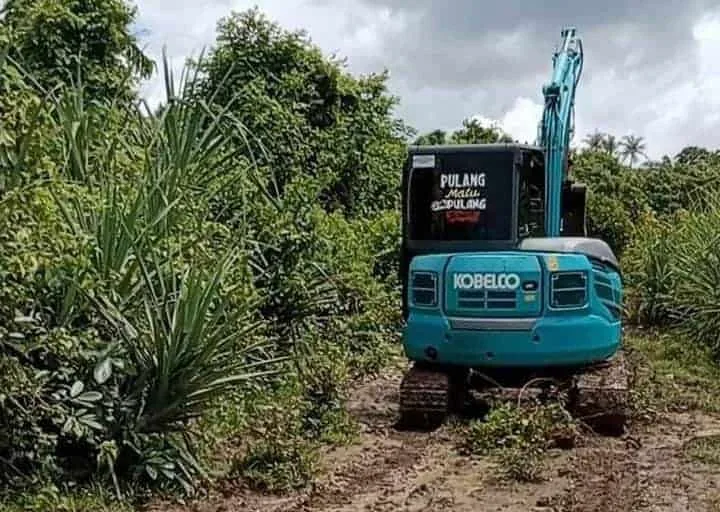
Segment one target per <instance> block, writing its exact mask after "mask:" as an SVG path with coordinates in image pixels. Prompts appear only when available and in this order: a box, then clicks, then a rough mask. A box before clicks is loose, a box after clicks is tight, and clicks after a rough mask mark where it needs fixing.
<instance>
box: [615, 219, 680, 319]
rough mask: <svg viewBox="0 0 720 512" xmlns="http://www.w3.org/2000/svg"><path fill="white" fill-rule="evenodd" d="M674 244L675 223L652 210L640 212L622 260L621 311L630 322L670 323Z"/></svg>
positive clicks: (675, 247) (675, 236)
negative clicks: (623, 305) (623, 306)
mask: <svg viewBox="0 0 720 512" xmlns="http://www.w3.org/2000/svg"><path fill="white" fill-rule="evenodd" d="M679 218H680V217H679ZM679 218H678V220H679ZM677 244H678V236H677V232H676V224H674V223H673V222H672V221H671V220H664V219H661V218H659V217H658V216H657V215H656V214H654V213H652V212H647V213H646V214H645V215H643V216H642V217H641V218H640V220H639V222H638V223H637V225H636V226H635V227H634V229H633V241H632V243H631V244H630V246H629V247H628V248H627V250H626V251H625V253H624V254H623V259H622V267H623V277H624V281H625V286H626V289H627V291H626V294H625V296H626V300H625V309H626V311H625V313H626V316H627V318H628V320H629V321H630V322H632V323H635V324H642V325H666V324H668V323H671V322H672V318H671V313H672V311H671V310H672V299H671V294H672V291H673V279H672V270H673V266H674V265H673V259H674V258H675V257H676V255H677V252H678V249H679V248H678V245H677Z"/></svg>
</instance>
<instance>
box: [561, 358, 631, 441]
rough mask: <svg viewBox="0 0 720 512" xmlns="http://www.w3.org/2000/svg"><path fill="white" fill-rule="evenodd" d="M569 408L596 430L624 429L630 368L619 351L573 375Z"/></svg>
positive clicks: (608, 431)
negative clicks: (606, 359)
mask: <svg viewBox="0 0 720 512" xmlns="http://www.w3.org/2000/svg"><path fill="white" fill-rule="evenodd" d="M571 408H572V414H573V416H575V417H576V418H577V419H579V420H581V421H583V422H584V423H585V424H587V425H589V426H590V427H591V428H593V429H594V430H596V431H598V432H602V433H607V434H612V435H620V434H622V433H624V431H625V426H626V424H627V420H628V416H629V370H628V365H627V361H626V359H625V355H624V354H623V352H622V351H620V352H618V353H617V354H616V355H615V356H614V357H613V358H612V359H610V360H608V361H607V362H605V363H603V364H601V365H598V366H595V367H592V368H589V369H587V370H585V371H584V372H582V373H579V374H577V375H576V376H575V377H574V379H573V388H572V398H571Z"/></svg>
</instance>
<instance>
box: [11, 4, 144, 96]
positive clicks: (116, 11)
mask: <svg viewBox="0 0 720 512" xmlns="http://www.w3.org/2000/svg"><path fill="white" fill-rule="evenodd" d="M135 16H136V10H135V9H134V8H131V7H130V6H128V5H127V4H126V3H125V2H124V1H123V0H9V2H8V3H7V5H6V6H5V12H4V20H3V23H2V26H1V27H0V32H4V33H5V38H6V39H7V40H8V42H9V46H8V47H9V52H8V54H9V55H8V56H9V57H10V58H11V59H12V60H14V61H16V62H18V63H19V64H20V65H21V67H22V68H23V69H24V71H26V72H29V73H32V75H33V77H34V79H35V80H37V81H38V82H39V83H40V85H41V86H43V87H44V88H46V89H50V88H52V87H54V86H56V85H58V84H62V83H69V82H70V81H72V80H74V79H76V77H77V73H78V72H80V74H81V78H82V82H83V84H84V86H85V87H86V92H87V94H88V96H89V97H90V98H99V97H105V98H108V97H116V96H124V97H125V98H130V97H133V96H134V90H133V86H134V85H136V82H137V80H138V79H140V78H146V77H148V76H150V74H151V73H152V70H153V62H152V61H151V60H150V59H149V58H148V57H146V56H145V55H144V54H143V52H142V50H141V49H140V47H139V46H138V43H137V40H136V38H135V37H134V36H133V35H132V34H131V33H130V30H129V27H130V25H131V24H132V23H133V22H134V20H135ZM1 39H2V37H0V40H1Z"/></svg>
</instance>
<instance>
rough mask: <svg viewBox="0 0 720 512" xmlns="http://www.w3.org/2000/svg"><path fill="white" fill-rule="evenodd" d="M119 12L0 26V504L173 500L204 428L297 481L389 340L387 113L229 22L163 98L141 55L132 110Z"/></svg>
mask: <svg viewBox="0 0 720 512" xmlns="http://www.w3.org/2000/svg"><path fill="white" fill-rule="evenodd" d="M133 16H134V12H133V11H132V10H130V9H129V8H128V7H127V6H126V5H125V4H124V2H122V1H121V0H93V1H82V2H80V1H78V2H54V1H46V0H42V1H40V0H38V1H30V0H28V1H18V2H14V3H11V4H10V5H9V7H8V10H7V12H6V13H5V23H4V25H3V29H2V34H1V35H2V40H0V42H2V43H3V48H4V49H3V52H2V54H1V55H2V61H1V63H2V70H1V71H2V73H1V75H2V77H3V82H2V91H3V99H4V100H5V99H8V101H4V102H3V109H2V112H0V123H2V124H0V175H1V176H2V178H3V179H2V183H1V188H0V204H2V211H3V215H2V217H1V218H0V223H1V225H0V278H1V282H2V287H0V354H1V357H0V367H1V373H0V389H1V391H0V479H2V485H3V488H4V489H6V490H8V489H17V488H21V489H22V488H27V487H35V486H38V485H40V486H42V485H46V484H54V485H64V486H67V485H76V484H77V483H83V482H88V481H100V482H102V483H104V484H107V485H108V486H109V487H111V488H113V489H115V491H116V493H118V494H121V493H124V492H125V489H127V488H128V485H127V484H130V483H132V484H133V487H134V488H135V489H138V488H139V487H146V486H161V487H167V488H185V490H187V491H191V490H192V489H193V487H194V486H195V485H196V483H197V482H198V480H199V479H201V478H203V477H204V476H205V475H206V472H205V470H206V469H207V468H208V464H206V463H205V462H208V461H209V460H211V459H208V457H211V456H212V451H211V450H210V449H209V447H210V446H211V445H213V444H214V443H215V442H216V441H217V439H214V438H210V439H209V438H208V433H210V436H211V437H212V435H217V436H222V439H229V438H239V439H241V440H243V441H245V447H244V449H243V450H241V451H239V452H238V453H237V460H236V461H235V462H234V463H232V464H230V466H231V467H228V468H227V469H228V470H232V471H237V472H239V473H240V474H241V475H243V476H245V477H246V478H247V479H248V480H249V481H252V482H255V483H256V484H257V485H259V486H263V487H272V488H277V487H287V486H296V485H304V484H305V483H306V482H307V480H308V478H309V477H310V476H311V469H312V465H311V462H312V460H313V459H314V456H313V453H314V452H315V451H316V450H317V449H318V447H319V446H320V444H321V443H324V442H338V441H342V440H343V439H347V438H348V436H351V435H352V432H353V427H352V424H351V423H350V422H349V421H348V419H347V417H346V416H345V414H344V408H343V398H344V391H345V389H346V386H347V383H348V381H349V379H351V378H353V377H356V376H359V375H362V374H364V373H367V372H370V371H374V370H376V369H378V368H379V367H380V366H381V365H382V364H383V363H384V362H385V360H386V359H387V353H388V350H389V349H390V347H392V342H393V341H394V339H395V337H396V333H397V329H396V326H397V323H398V321H399V311H398V310H399V308H398V307H397V305H396V304H395V302H396V299H397V292H396V288H397V283H396V281H397V270H396V258H395V257H394V254H393V253H394V251H395V247H396V245H397V229H398V221H397V214H396V209H395V204H396V199H397V192H398V190H397V187H398V183H397V181H398V180H397V179H396V176H397V172H398V168H399V162H401V161H402V159H403V158H404V155H403V151H404V138H403V137H404V136H405V131H404V130H405V128H404V127H403V125H402V124H401V123H399V122H398V121H396V120H395V119H394V118H393V117H392V115H391V110H392V107H393V105H394V102H395V99H394V98H392V97H391V96H389V95H388V94H387V92H386V90H385V85H384V82H385V77H384V76H371V77H360V78H356V77H353V76H350V75H349V74H347V73H346V72H345V71H344V69H343V67H342V66H341V64H340V63H337V62H334V61H331V60H328V59H326V58H325V57H324V56H323V55H322V54H321V53H320V52H319V51H318V50H317V49H316V48H315V47H313V46H312V45H311V44H310V43H309V42H308V41H307V40H306V39H304V38H303V37H301V35H299V34H294V33H287V32H284V31H282V30H280V29H279V28H278V27H277V26H275V25H273V24H271V23H270V22H268V21H267V20H266V19H264V18H263V17H262V16H261V15H260V14H259V13H258V12H257V11H248V12H246V13H243V14H240V15H234V16H232V17H230V18H228V19H227V20H224V21H223V22H222V23H221V27H220V36H219V38H218V42H217V45H216V46H215V48H214V49H213V51H212V52H211V54H210V55H209V57H208V58H207V59H201V60H199V61H198V62H196V63H195V65H194V66H192V67H188V68H187V69H186V70H185V73H184V75H183V79H182V80H181V81H180V83H178V84H176V83H175V82H174V79H173V78H172V76H173V74H172V72H171V70H169V69H168V68H167V66H166V63H163V68H162V70H163V73H164V74H165V79H166V86H167V95H166V98H165V100H164V102H163V104H162V105H161V107H160V108H158V109H156V110H150V109H147V108H145V106H144V105H143V103H142V102H139V101H137V98H134V97H133V95H135V94H136V93H135V92H134V88H133V84H134V83H135V81H136V80H137V79H139V78H140V77H142V76H143V74H144V73H145V72H146V71H147V67H148V61H147V60H146V58H145V57H144V56H143V55H142V54H140V53H139V50H138V49H137V47H136V46H135V42H134V40H133V39H132V38H131V37H130V36H129V35H128V34H129V24H130V23H131V22H132V21H133ZM251 42H252V44H250V43H251ZM78 56H79V58H77V57H78ZM121 57H123V58H122V59H121ZM71 68H72V69H73V73H70V74H68V73H67V71H68V70H69V69H71ZM278 81H279V82H278ZM268 428H269V429H270V430H267V429H268ZM273 429H274V431H271V430H273ZM206 448H207V449H206ZM278 468H279V469H278Z"/></svg>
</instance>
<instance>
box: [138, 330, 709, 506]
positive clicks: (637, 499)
mask: <svg viewBox="0 0 720 512" xmlns="http://www.w3.org/2000/svg"><path fill="white" fill-rule="evenodd" d="M628 345H629V356H630V359H631V361H632V363H633V368H634V395H635V401H636V404H637V408H638V415H637V417H636V418H635V420H634V421H633V423H632V425H631V428H630V431H629V432H628V433H627V434H626V435H625V436H623V437H621V438H608V437H600V436H593V435H586V436H583V437H582V438H581V439H580V440H579V442H578V444H577V445H576V446H575V447H574V448H572V449H569V450H560V449H556V450H551V451H550V452H549V453H548V454H547V456H546V458H545V463H544V468H543V470H542V477H541V480H540V481H539V482H534V483H523V482H518V481H513V480H508V479H505V478H501V477H499V476H498V475H499V474H500V471H499V470H498V465H497V464H498V463H497V462H496V461H495V460H494V459H492V458H490V457H469V456H465V455H462V454H461V453H460V452H459V450H458V445H459V443H461V442H462V439H463V435H464V428H465V425H466V420H456V421H451V422H449V423H448V424H446V425H444V426H443V427H442V428H440V429H438V430H436V431H434V432H430V433H417V432H403V431H399V430H397V429H396V428H395V421H396V419H397V399H398V395H397V389H398V385H399V381H400V376H401V371H400V369H394V370H390V371H388V372H387V373H385V374H383V375H382V376H380V377H377V378H375V379H372V380H368V381H366V382H364V383H362V384H361V385H359V386H357V387H356V388H355V390H354V391H353V394H352V396H351V399H350V403H349V407H350V410H351V413H352V415H353V416H354V417H355V419H356V420H357V421H358V422H359V423H360V425H361V434H360V436H359V438H358V439H357V440H356V442H355V443H353V444H352V445H349V446H345V447H342V448H338V449H334V450H332V451H329V452H328V453H327V454H326V455H325V457H324V460H323V471H322V475H321V476H320V478H319V479H318V481H317V483H316V485H315V486H314V487H313V488H312V489H309V490H306V491H303V492H298V493H295V494H292V495H285V496H273V495H263V494H259V493H256V492H253V491H250V490H248V489H246V488H244V487H243V485H242V484H241V483H239V482H238V483H227V482H226V483H224V484H223V485H222V486H221V487H220V488H218V489H216V490H214V491H213V492H212V493H211V495H210V496H209V497H207V498H205V499H203V500H199V501H197V502H195V503H191V504H187V505H183V506H178V505H173V506H169V505H168V504H166V503H165V504H156V505H154V506H153V507H152V509H153V510H173V511H180V510H185V511H190V510H192V511H198V512H210V511H217V512H220V511H227V512H229V511H264V512H281V511H283V512H286V511H287V512H289V511H298V512H299V511H313V512H319V511H391V510H393V511H394V510H402V511H421V510H457V511H476V510H487V511H510V512H514V511H517V512H520V511H528V510H538V511H541V510H542V511H608V510H652V511H656V510H657V511H660V510H662V511H703V510H708V511H710V510H720V413H719V411H720V394H718V393H717V391H718V389H719V388H720V379H718V374H717V372H716V370H714V369H713V366H712V365H711V364H710V362H709V361H707V360H706V359H704V358H703V356H702V355H698V354H692V353H689V352H686V351H684V347H682V344H680V342H678V341H676V340H674V339H673V338H670V337H664V336H657V335H637V334H636V335H633V336H632V337H630V339H629V342H628ZM683 352H686V353H685V354H684V355H683Z"/></svg>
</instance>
